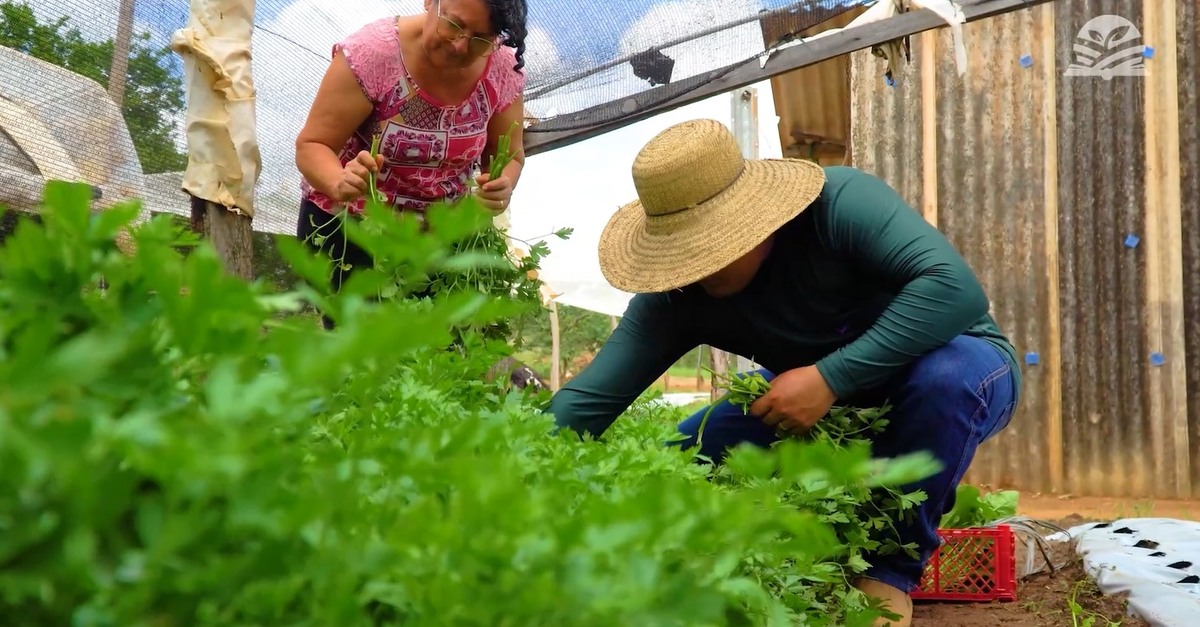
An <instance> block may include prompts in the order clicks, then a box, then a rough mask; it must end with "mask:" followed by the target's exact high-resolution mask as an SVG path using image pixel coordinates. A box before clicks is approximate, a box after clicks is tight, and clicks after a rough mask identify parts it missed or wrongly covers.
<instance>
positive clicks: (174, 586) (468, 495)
mask: <svg viewBox="0 0 1200 627" xmlns="http://www.w3.org/2000/svg"><path fill="white" fill-rule="evenodd" d="M88 204H89V196H88V190H87V189H86V188H82V187H76V186H71V185H67V184H54V185H52V186H51V187H49V188H48V192H47V202H46V207H45V208H44V209H43V211H42V212H41V216H42V220H41V221H40V222H39V221H34V220H22V221H20V222H19V223H18V225H17V227H16V229H15V232H14V233H13V234H12V235H10V236H9V237H8V239H7V240H6V241H5V244H4V246H3V247H2V248H0V465H2V467H3V468H4V469H5V472H4V473H0V617H3V618H0V622H2V623H5V624H46V625H51V624H53V625H66V624H70V625H80V626H101V625H103V626H107V625H120V626H122V627H125V626H141V625H145V626H150V625H154V626H162V625H223V626H225V625H280V624H288V625H314V626H315V625H345V626H355V625H399V624H418V625H431V624H438V625H444V624H452V625H481V626H482V625H487V626H495V625H514V626H515V625H521V626H528V625H556V626H557V625H565V624H570V625H580V626H589V625H596V626H601V625H603V626H609V625H689V626H691V625H701V626H703V625H797V624H807V625H851V626H854V625H862V626H866V625H870V624H871V622H872V620H873V618H874V617H875V616H877V615H878V614H879V612H878V611H877V610H875V609H873V608H871V607H870V606H869V604H867V603H866V600H865V598H864V597H863V596H862V595H861V594H859V593H857V592H855V591H854V590H853V589H851V588H850V586H849V585H848V582H849V580H850V578H852V577H853V576H854V574H855V573H856V572H860V571H861V569H862V568H864V567H865V565H866V564H865V561H864V560H863V555H864V554H865V552H867V551H870V550H873V549H884V550H903V547H898V546H896V545H895V543H894V541H892V540H889V539H888V537H887V534H886V525H885V524H883V522H882V519H881V518H880V516H878V515H877V514H876V513H873V510H872V507H873V506H870V507H869V506H868V505H870V504H871V503H872V502H873V495H875V494H876V493H877V492H878V491H880V490H885V491H887V492H888V493H892V491H893V488H892V487H890V486H900V485H905V484H907V483H908V482H911V481H913V480H915V479H917V478H919V477H921V476H923V475H924V474H926V473H928V472H930V471H931V470H932V466H931V462H930V461H929V460H928V458H925V457H921V456H916V457H913V458H907V459H901V460H892V461H889V462H887V463H878V462H875V461H872V460H871V459H870V458H869V450H868V449H867V448H866V447H865V446H862V445H861V444H855V443H851V445H848V446H835V445H832V444H830V443H829V442H821V443H815V444H812V443H804V442H799V441H789V442H787V443H785V444H782V445H780V446H778V447H775V448H773V449H771V450H758V449H753V448H741V449H738V450H736V451H734V452H733V454H732V455H731V457H730V458H729V461H728V463H727V464H726V465H724V466H722V467H720V468H719V469H713V468H712V467H710V466H708V465H706V464H704V463H698V462H702V461H703V460H700V459H697V457H696V452H695V451H694V450H680V449H678V448H676V447H667V446H664V445H663V444H664V443H665V442H667V441H668V440H670V439H672V438H674V437H676V436H675V434H674V423H675V421H676V420H678V419H679V416H678V415H676V413H675V412H673V411H672V410H669V409H666V408H665V407H664V406H662V405H660V404H658V403H656V402H654V401H653V399H651V398H646V399H643V401H641V402H639V404H638V405H637V406H636V407H634V408H632V409H631V410H630V412H629V415H628V416H626V417H625V419H623V420H621V421H619V422H618V425H617V426H616V427H615V428H614V429H613V430H612V432H611V433H609V434H607V435H606V437H605V438H604V440H603V441H591V440H587V441H582V440H580V439H579V438H578V437H577V436H575V435H574V434H573V433H571V432H559V431H556V430H555V429H554V428H553V422H552V417H550V416H548V415H546V414H544V413H543V411H542V410H543V408H544V407H545V402H546V400H547V397H546V396H545V395H544V394H539V395H535V394H532V393H515V392H507V391H505V389H504V387H503V386H502V385H501V384H489V383H485V382H484V381H483V377H482V373H483V372H484V371H486V369H487V368H489V367H490V366H491V365H492V364H493V363H494V362H495V360H496V358H497V356H498V355H500V354H502V353H503V352H504V351H506V350H508V348H507V346H506V345H505V344H503V343H497V342H492V341H488V340H487V338H486V331H487V330H488V329H489V328H490V326H489V325H490V324H492V323H494V322H496V321H498V320H506V319H511V318H512V317H513V316H519V315H522V314H523V313H524V312H526V311H527V309H526V308H527V307H529V306H536V303H535V302H528V301H525V300H524V299H519V298H517V299H515V298H513V296H512V294H514V293H518V292H509V293H508V294H507V297H506V295H505V294H504V289H505V288H504V285H502V284H497V285H496V286H494V289H495V291H494V293H492V294H487V293H480V292H469V291H459V292H456V291H448V292H439V293H435V294H434V295H432V296H431V297H428V298H412V297H410V292H409V291H408V290H409V289H410V287H406V286H413V285H418V284H419V283H420V282H419V281H417V280H415V279H416V278H417V277H419V276H429V275H432V274H437V273H448V272H461V271H463V270H464V267H463V265H462V264H463V262H462V261H461V260H459V259H456V258H455V255H454V253H453V251H454V245H455V243H456V242H459V241H461V240H462V239H463V237H465V236H467V235H469V234H470V233H472V232H474V231H475V230H477V229H479V228H481V225H482V224H486V216H485V215H484V212H483V211H482V210H479V209H478V208H477V207H474V208H473V207H471V206H469V205H468V206H461V207H455V208H451V207H444V208H438V209H435V210H434V211H433V212H432V213H431V214H430V222H431V224H432V226H433V228H432V230H431V231H430V232H429V233H422V232H421V230H420V229H419V227H418V226H417V224H416V222H415V220H413V219H411V218H406V217H402V216H397V215H396V214H394V213H392V212H389V211H386V210H384V211H379V210H377V209H378V208H375V209H372V210H369V211H368V217H367V219H366V220H364V221H363V223H362V224H354V225H352V226H351V228H350V229H348V233H349V234H350V236H351V238H352V239H355V240H356V241H358V242H359V243H360V244H362V245H364V246H366V247H367V248H368V249H369V250H371V251H372V252H373V253H375V254H376V256H377V257H378V258H379V259H380V260H381V263H380V265H379V266H378V267H377V268H372V269H366V270H365V271H363V272H362V273H361V274H356V277H358V278H356V279H355V280H352V281H351V282H350V283H348V284H347V285H346V286H345V288H344V289H343V291H342V292H341V293H339V294H336V295H334V294H330V293H328V292H327V291H326V290H324V289H323V288H322V286H323V285H324V284H325V283H324V282H323V281H322V280H321V279H322V278H323V277H324V276H327V273H328V272H329V271H330V269H331V267H330V262H329V260H327V259H321V258H318V257H313V256H310V255H308V254H307V252H306V250H305V249H304V247H303V246H302V245H301V244H300V243H299V242H296V241H295V240H294V239H293V238H286V237H284V238H279V239H278V241H277V242H276V245H277V247H278V250H279V251H280V253H281V254H282V255H283V256H284V257H285V259H287V262H288V264H289V265H290V266H292V267H293V268H295V271H296V274H297V275H298V276H300V277H302V278H303V281H302V282H296V283H293V284H292V285H290V286H288V287H287V288H286V289H283V290H280V289H278V288H277V287H275V286H274V285H272V284H271V282H270V281H265V280H259V281H257V282H254V283H246V282H244V281H241V280H239V279H236V278H234V277H231V276H229V275H228V274H227V273H225V272H224V271H223V269H222V266H221V263H220V261H219V260H218V259H217V257H216V255H215V253H214V252H213V250H212V249H211V248H210V247H209V246H208V244H207V243H204V242H197V241H196V240H195V236H194V235H191V234H189V233H187V232H186V230H184V229H181V228H180V227H179V226H178V225H176V224H175V223H174V222H173V220H171V219H169V218H165V217H160V218H156V219H154V220H152V221H151V222H149V223H148V224H145V225H143V226H141V227H139V228H138V229H136V230H135V232H134V238H135V241H136V243H137V252H136V254H135V255H134V256H132V257H126V256H125V255H123V254H121V253H120V252H119V251H118V249H117V247H116V245H115V242H114V238H115V235H116V233H117V232H118V231H119V230H120V229H121V228H123V227H124V226H125V225H126V224H127V223H128V221H129V220H131V219H132V218H133V216H134V215H136V211H137V208H136V207H132V206H130V207H119V208H117V209H114V210H112V211H106V212H104V213H102V214H98V215H93V214H91V213H90V211H89V207H88ZM180 249H187V250H188V253H187V254H186V255H184V254H181V253H180ZM101 285H103V286H104V287H103V288H101ZM305 302H312V303H315V304H317V305H318V306H319V307H320V308H321V309H322V310H324V311H330V312H332V313H333V314H334V315H335V316H336V317H337V319H338V322H339V324H338V327H337V328H336V330H334V331H332V332H325V331H322V330H320V329H319V328H318V327H317V325H315V324H314V323H313V320H312V319H311V317H308V316H301V315H296V312H298V311H300V310H301V308H302V304H303V303H305ZM867 419H868V420H870V421H874V420H877V417H867ZM917 498H919V495H917V496H912V497H908V498H906V499H900V501H901V504H900V505H901V506H903V503H904V502H907V501H908V500H909V499H917Z"/></svg>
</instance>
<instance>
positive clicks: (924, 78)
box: [918, 31, 938, 228]
mask: <svg viewBox="0 0 1200 627" xmlns="http://www.w3.org/2000/svg"><path fill="white" fill-rule="evenodd" d="M937 38H938V31H925V32H923V33H921V42H920V48H921V49H920V51H918V54H919V55H920V57H921V135H922V141H921V154H922V157H923V158H922V159H921V182H922V189H921V215H923V216H924V217H925V221H926V222H929V223H930V224H932V225H933V226H934V228H936V227H937V223H938V202H937V195H938V187H937V184H938V161H937V136H938V119H937V73H938V69H937Z"/></svg>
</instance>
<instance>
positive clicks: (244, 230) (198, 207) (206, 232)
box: [191, 196, 254, 281]
mask: <svg viewBox="0 0 1200 627" xmlns="http://www.w3.org/2000/svg"><path fill="white" fill-rule="evenodd" d="M191 227H192V230H193V231H195V232H196V233H199V234H202V235H203V236H204V237H206V238H208V239H209V240H210V241H211V242H212V246H213V248H214V249H216V251H217V255H218V256H219V257H220V258H221V261H222V262H224V264H225V269H226V270H228V271H229V272H230V273H232V274H233V275H234V276H238V277H241V278H243V279H246V280H247V281H250V280H253V279H254V231H253V230H252V229H251V226H250V218H249V217H246V216H243V215H241V214H238V213H235V212H233V211H230V210H228V209H226V208H225V207H222V206H220V205H218V204H216V203H212V202H209V201H207V200H204V199H203V198H197V197H195V196H193V197H192V221H191Z"/></svg>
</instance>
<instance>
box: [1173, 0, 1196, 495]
mask: <svg viewBox="0 0 1200 627" xmlns="http://www.w3.org/2000/svg"><path fill="white" fill-rule="evenodd" d="M1177 7H1178V12H1177V14H1176V16H1175V20H1176V22H1175V25H1176V30H1177V31H1178V33H1179V39H1178V40H1177V45H1178V46H1179V49H1178V51H1177V54H1176V63H1177V72H1178V75H1179V78H1178V81H1177V82H1178V84H1179V160H1180V163H1179V171H1180V173H1181V175H1182V176H1181V178H1182V183H1183V189H1182V203H1181V206H1182V209H1183V229H1182V233H1183V286H1184V294H1183V299H1184V300H1183V310H1184V314H1183V315H1184V337H1185V338H1186V339H1185V342H1186V347H1185V348H1186V350H1185V356H1186V359H1187V364H1188V368H1187V394H1188V403H1187V404H1188V439H1189V444H1190V446H1189V447H1188V448H1189V450H1191V451H1200V367H1198V366H1200V177H1197V176H1196V173H1197V172H1200V59H1198V58H1197V57H1198V55H1200V9H1198V8H1197V6H1196V3H1195V2H1192V1H1180V2H1179V3H1178V4H1177ZM1192 486H1193V490H1194V491H1196V492H1197V493H1198V494H1197V496H1200V460H1198V459H1196V455H1195V454H1193V457H1192Z"/></svg>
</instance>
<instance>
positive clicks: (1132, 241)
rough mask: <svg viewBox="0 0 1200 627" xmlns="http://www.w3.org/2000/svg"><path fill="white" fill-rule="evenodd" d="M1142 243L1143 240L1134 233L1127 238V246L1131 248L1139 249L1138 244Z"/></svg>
mask: <svg viewBox="0 0 1200 627" xmlns="http://www.w3.org/2000/svg"><path fill="white" fill-rule="evenodd" d="M1140 241H1142V238H1140V237H1138V236H1136V235H1134V234H1133V233H1130V234H1129V235H1126V236H1125V245H1126V246H1127V247H1129V248H1137V245H1138V242H1140Z"/></svg>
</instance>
